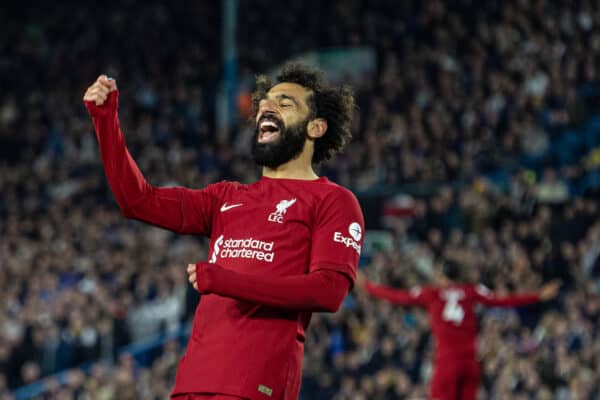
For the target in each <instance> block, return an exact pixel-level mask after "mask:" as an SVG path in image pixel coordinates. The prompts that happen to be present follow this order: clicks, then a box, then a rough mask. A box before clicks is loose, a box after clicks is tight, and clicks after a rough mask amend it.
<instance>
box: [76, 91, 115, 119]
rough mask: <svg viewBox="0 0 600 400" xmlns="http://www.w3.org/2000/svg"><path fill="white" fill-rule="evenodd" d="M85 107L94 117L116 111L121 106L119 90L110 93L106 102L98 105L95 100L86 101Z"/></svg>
mask: <svg viewBox="0 0 600 400" xmlns="http://www.w3.org/2000/svg"><path fill="white" fill-rule="evenodd" d="M83 103H84V105H85V108H86V109H87V110H88V113H89V114H90V115H91V116H92V117H101V116H105V115H108V114H110V113H113V112H115V111H116V110H117V109H118V107H119V92H118V91H117V90H115V91H112V92H110V93H109V94H108V98H107V99H106V101H105V102H104V104H101V105H96V103H95V102H93V101H87V100H85V101H84V102H83Z"/></svg>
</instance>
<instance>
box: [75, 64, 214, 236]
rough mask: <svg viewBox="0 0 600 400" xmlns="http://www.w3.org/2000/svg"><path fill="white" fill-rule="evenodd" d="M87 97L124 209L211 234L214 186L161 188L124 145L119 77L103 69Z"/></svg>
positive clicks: (109, 173) (127, 213)
mask: <svg viewBox="0 0 600 400" xmlns="http://www.w3.org/2000/svg"><path fill="white" fill-rule="evenodd" d="M83 100H84V103H85V106H86V108H87V110H88V112H89V114H90V116H91V117H92V121H93V123H94V129H95V131H96V138H97V139H98V144H99V147H100V154H101V157H102V164H103V165H104V171H105V174H106V177H107V179H108V183H109V185H110V187H111V189H112V192H113V194H114V196H115V199H116V200H117V203H118V204H119V207H120V209H121V212H122V213H123V215H124V216H125V217H127V218H132V219H137V220H141V221H144V222H148V223H150V224H153V225H157V226H160V227H162V228H165V229H169V230H172V231H175V232H178V233H195V234H208V233H209V232H210V227H211V226H210V225H211V216H212V210H213V209H214V204H213V203H214V202H215V201H217V200H216V198H215V197H216V196H214V195H212V194H211V190H210V188H207V189H204V190H191V189H186V188H182V187H172V188H158V187H155V186H152V185H150V184H149V183H148V182H147V181H146V179H145V178H144V176H143V174H142V173H141V171H140V170H139V168H138V166H137V164H136V163H135V161H134V159H133V157H131V154H129V151H128V150H127V147H126V145H125V138H124V137H123V133H122V131H121V126H120V123H119V116H118V104H119V93H118V90H117V87H116V83H115V81H114V80H112V79H109V78H107V77H106V76H104V75H101V76H100V77H99V78H98V80H97V81H96V82H95V83H94V84H92V85H91V86H90V87H89V88H88V90H87V91H86V93H85V95H84V97H83Z"/></svg>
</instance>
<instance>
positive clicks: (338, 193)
mask: <svg viewBox="0 0 600 400" xmlns="http://www.w3.org/2000/svg"><path fill="white" fill-rule="evenodd" d="M336 189H337V190H335V191H332V192H330V193H329V194H328V195H327V196H325V198H324V199H323V200H322V201H321V202H320V203H319V205H318V209H317V211H316V214H315V222H314V227H313V232H312V239H311V254H310V267H309V270H310V271H311V272H314V271H318V270H321V269H329V270H334V271H338V272H341V273H342V274H344V275H346V276H347V277H348V278H349V279H350V280H351V281H352V282H354V280H355V279H356V268H357V267H358V261H359V258H360V251H361V248H362V243H363V239H364V226H365V224H364V220H363V215H362V211H361V210H360V205H359V204H358V200H356V197H355V196H354V194H352V192H350V191H349V190H346V189H344V188H341V187H337V188H336Z"/></svg>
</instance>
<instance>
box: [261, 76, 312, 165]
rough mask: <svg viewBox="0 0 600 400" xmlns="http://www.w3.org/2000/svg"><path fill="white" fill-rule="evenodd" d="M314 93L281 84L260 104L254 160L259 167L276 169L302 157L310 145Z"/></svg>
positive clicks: (288, 84) (272, 89) (298, 86)
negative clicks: (312, 96)
mask: <svg viewBox="0 0 600 400" xmlns="http://www.w3.org/2000/svg"><path fill="white" fill-rule="evenodd" d="M309 96H310V91H309V90H308V89H306V88H304V87H302V86H300V85H298V84H295V83H280V84H278V85H275V86H273V87H272V88H271V90H269V92H268V93H267V95H266V97H265V98H264V99H262V100H261V101H260V103H259V107H258V113H257V115H256V130H255V136H254V141H253V143H252V156H253V157H254V160H255V161H256V163H257V164H259V165H261V166H266V167H269V168H276V167H278V166H280V165H282V164H285V163H286V162H288V161H290V160H293V159H294V158H296V157H298V156H299V155H300V154H301V153H302V150H303V149H304V143H305V142H306V137H307V136H306V129H307V124H308V121H309V117H310V107H309V105H308V102H307V101H308V98H309Z"/></svg>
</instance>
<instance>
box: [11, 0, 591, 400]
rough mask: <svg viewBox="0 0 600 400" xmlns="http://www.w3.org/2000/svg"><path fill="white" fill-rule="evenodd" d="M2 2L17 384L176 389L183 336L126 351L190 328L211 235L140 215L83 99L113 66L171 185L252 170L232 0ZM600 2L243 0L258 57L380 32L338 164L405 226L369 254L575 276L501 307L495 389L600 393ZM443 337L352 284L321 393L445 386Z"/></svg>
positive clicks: (569, 395) (415, 391) (245, 29)
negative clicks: (223, 118) (226, 110)
mask: <svg viewBox="0 0 600 400" xmlns="http://www.w3.org/2000/svg"><path fill="white" fill-rule="evenodd" d="M0 7H1V8H0V26H1V28H0V30H1V33H2V35H0V89H1V90H0V193H1V194H0V237H1V238H2V240H1V241H0V299H1V301H0V399H2V400H7V399H13V398H15V396H16V394H18V393H19V392H18V391H16V389H17V388H20V387H23V386H24V385H28V384H32V383H34V382H40V381H41V382H42V383H41V385H42V386H43V387H44V388H45V389H44V390H43V391H42V392H41V393H40V394H38V395H36V397H34V398H36V399H61V400H62V399H78V400H79V399H102V400H103V399H116V398H118V399H125V400H127V399H165V398H167V397H168V393H169V389H170V388H171V387H172V383H173V377H174V372H175V369H176V365H177V361H178V359H179V357H180V356H181V354H182V351H183V348H184V345H185V340H177V339H172V340H167V341H164V343H162V342H161V343H162V344H161V348H160V351H155V352H154V353H153V355H152V357H147V356H146V357H143V358H140V357H136V354H133V353H132V352H129V351H122V350H123V349H124V348H125V347H124V346H127V345H129V344H132V343H134V344H135V343H140V342H144V341H145V340H149V339H153V338H155V337H156V335H163V336H164V335H167V336H168V335H169V334H174V333H177V332H180V331H181V329H184V330H185V327H186V324H188V323H189V321H190V320H191V317H192V315H193V310H194V307H195V303H196V302H197V300H198V296H197V295H196V294H195V293H194V292H193V290H192V289H191V288H190V287H189V285H187V282H186V275H185V265H187V263H189V262H194V261H196V260H201V259H204V258H205V257H206V243H205V242H204V241H203V240H200V239H197V238H193V237H180V236H174V235H172V234H169V233H166V232H164V231H162V230H159V229H155V228H150V227H147V226H145V225H142V224H140V223H137V222H132V221H126V220H124V219H123V218H122V217H121V215H120V214H119V213H118V208H117V206H116V205H115V203H114V201H113V199H112V195H111V193H110V191H109V188H108V185H107V184H106V181H105V178H104V174H103V171H102V168H101V164H100V160H99V157H98V151H97V146H96V143H95V138H94V135H93V133H92V126H91V123H90V121H89V118H88V116H87V114H86V113H85V110H84V108H83V106H82V103H81V97H82V94H83V92H84V89H85V87H86V86H87V85H89V84H90V83H91V82H92V81H93V80H94V79H95V78H96V77H97V76H98V75H99V74H100V73H107V74H109V75H110V76H113V77H115V78H116V79H117V82H118V85H119V88H120V99H121V100H120V117H121V123H122V126H123V130H124V132H125V136H126V139H127V143H128V147H129V148H130V151H131V152H132V154H133V155H134V157H135V159H136V160H137V162H138V164H139V165H140V167H141V169H142V171H144V173H145V175H146V177H147V178H148V179H149V180H150V181H151V182H152V183H153V184H156V185H173V184H178V185H185V186H190V187H202V186H204V185H206V184H207V183H210V182H214V181H216V180H220V179H236V180H240V181H243V182H249V181H252V180H254V179H256V178H257V177H258V176H259V173H260V171H259V170H258V169H257V168H256V167H254V166H253V165H252V161H251V160H250V158H249V156H248V154H247V148H248V146H247V143H248V140H249V138H250V129H251V128H248V127H247V124H246V123H245V120H244V119H243V118H242V117H240V120H239V121H238V123H237V124H234V125H233V126H230V127H229V129H230V131H229V132H227V135H220V134H219V132H217V131H218V129H221V128H220V125H219V124H218V123H217V118H216V116H215V112H216V111H215V110H216V108H217V104H216V99H217V96H218V90H219V87H218V82H219V81H220V78H221V75H222V72H221V71H222V68H223V65H222V63H221V57H220V52H221V49H220V45H221V41H220V31H221V24H222V20H221V16H220V12H221V10H220V8H219V7H214V5H212V4H211V3H210V2H187V1H184V2H174V3H173V4H166V3H163V2H159V1H150V2H138V1H134V0H128V1H125V2H121V3H120V4H119V5H118V6H115V7H110V8H106V7H104V6H102V7H101V6H100V5H97V6H93V5H85V6H82V5H81V4H78V3H72V4H70V5H69V4H68V3H67V4H66V5H64V4H61V6H55V5H52V4H46V3H40V4H38V5H37V7H35V8H33V7H31V8H27V7H25V6H24V5H19V4H6V5H5V4H3V5H2V6H0ZM598 21H600V8H599V7H598V4H597V3H596V2H593V1H568V2H567V1H564V2H562V1H559V2H555V1H549V0H546V1H544V0H540V1H532V2H525V1H512V0H511V1H506V2H486V3H485V5H484V4H476V3H475V2H472V1H468V0H462V1H458V2H443V1H435V0H434V1H427V2H418V1H406V2H399V3H398V2H389V1H361V0H344V1H332V2H318V1H316V0H308V1H303V2H292V3H289V2H288V3H285V4H284V3H277V2H271V1H266V0H257V1H252V2H246V1H241V2H239V10H238V28H237V42H238V53H239V70H238V72H239V75H240V77H241V78H243V77H246V78H247V77H251V76H253V75H254V74H256V73H259V72H264V71H267V70H270V69H271V68H272V67H273V65H276V64H279V63H281V62H284V61H285V60H286V59H287V58H289V57H291V56H293V55H295V54H298V53H301V52H303V51H307V50H314V49H321V48H327V47H348V46H363V47H364V46H367V47H370V48H372V49H374V51H375V52H376V55H377V64H376V70H375V71H374V72H373V73H371V74H365V75H364V76H363V77H362V78H361V79H359V80H357V81H355V82H353V85H354V86H355V90H356V95H357V100H358V103H359V108H358V110H357V112H356V119H355V126H354V133H355V140H354V141H353V143H351V144H350V146H349V148H348V149H347V151H346V153H345V154H343V155H341V156H339V157H337V158H336V159H335V160H333V161H331V162H329V163H327V164H326V165H324V166H323V167H322V169H321V172H322V173H323V174H325V175H327V176H329V177H330V178H331V179H332V180H334V181H336V182H338V183H340V184H342V185H345V186H348V187H350V188H351V189H352V190H354V191H355V193H357V195H358V196H359V198H360V199H361V202H362V203H363V204H364V205H365V210H366V211H365V213H366V216H367V218H368V221H367V222H368V225H370V226H371V227H372V228H377V229H378V230H379V233H380V234H383V235H384V236H385V237H386V238H387V241H380V242H378V241H376V240H374V241H373V243H370V244H369V246H368V248H367V249H365V251H364V253H363V255H364V257H363V259H362V261H361V263H362V265H361V268H364V269H365V270H366V271H368V274H369V275H370V276H372V277H374V278H376V279H377V280H378V281H380V282H384V283H389V284H392V285H394V286H397V287H406V288H409V287H412V286H413V285H417V284H426V283H427V282H428V281H429V280H430V278H431V275H432V271H433V269H434V268H435V266H436V263H437V262H438V261H439V260H440V259H441V258H443V257H450V258H453V259H456V260H458V261H460V262H461V263H463V264H464V265H466V266H467V267H468V269H469V271H470V273H471V274H472V278H473V279H474V280H479V281H481V282H483V283H485V284H486V285H488V286H489V287H491V288H492V289H494V290H497V291H499V292H502V293H505V292H513V291H525V290H534V289H535V288H537V287H539V286H540V285H541V284H542V282H544V281H547V280H549V279H553V278H557V277H558V278H560V279H562V280H563V282H564V287H563V290H562V293H561V296H560V297H559V299H558V300H556V301H553V302H551V303H549V304H539V305H534V306H529V307H526V308H522V309H519V310H496V309H490V310H482V312H481V334H480V356H481V360H482V371H483V388H482V392H481V396H482V397H481V398H483V399H528V400H529V399H540V400H542V399H560V400H563V399H564V400H567V399H569V400H571V399H585V400H589V399H597V398H599V397H598V394H599V393H600V386H599V384H598V382H600V334H599V329H598V328H599V327H598V323H599V322H598V321H599V320H598V318H599V317H600V219H599V216H600V211H599V206H600V203H599V200H600V196H599V191H598V188H599V187H600V123H599V120H598V118H597V117H596V114H597V113H598V111H600V110H599V107H598V104H600V103H599V102H598V99H599V98H600V92H599V91H598V86H599V85H598V84H599V76H598V74H599V73H600V24H599V22H598ZM222 137H227V138H228V139H227V141H223V140H219V139H218V138H222ZM373 204H375V205H376V206H375V207H373ZM382 232H383V233H382ZM182 327H183V328H182ZM169 337H176V338H177V337H179V336H169ZM431 343H432V341H431V338H430V335H429V323H428V320H427V316H426V314H425V313H424V312H423V311H421V310H418V309H410V308H394V307H390V306H388V305H386V304H385V303H382V302H378V301H375V300H372V299H369V298H367V297H366V296H365V295H364V294H361V293H356V292H353V293H351V294H350V295H349V296H348V298H347V299H346V301H345V303H344V306H343V309H342V310H341V311H340V312H339V313H337V314H335V315H324V314H317V315H314V317H313V321H312V326H311V329H310V330H309V333H308V338H307V343H306V357H305V379H304V382H303V389H302V395H301V397H302V399H304V400H306V399H310V400H313V399H314V400H318V399H336V400H342V399H352V400H354V399H356V400H359V399H369V400H370V399H376V400H377V399H423V398H426V393H427V392H426V389H427V382H428V379H429V377H430V373H431V354H432V350H433V349H432V347H431ZM126 348H130V347H126ZM59 371H68V372H66V373H65V374H64V375H62V378H61V379H58V378H57V377H56V376H55V375H53V374H54V373H56V372H59Z"/></svg>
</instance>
